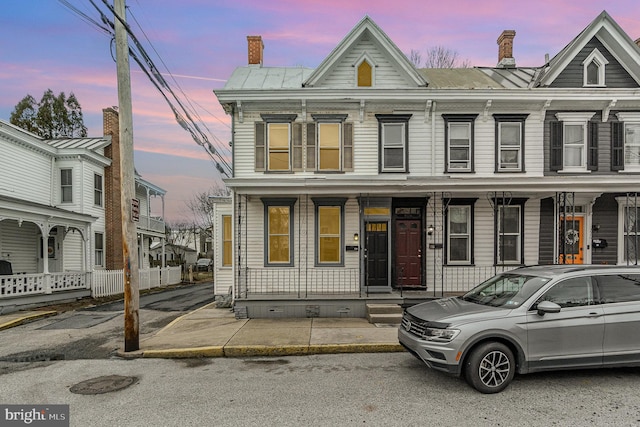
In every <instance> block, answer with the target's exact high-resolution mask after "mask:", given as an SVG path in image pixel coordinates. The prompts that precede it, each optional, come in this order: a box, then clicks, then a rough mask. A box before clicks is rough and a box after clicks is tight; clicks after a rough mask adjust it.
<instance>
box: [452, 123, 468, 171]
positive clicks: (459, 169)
mask: <svg viewBox="0 0 640 427" xmlns="http://www.w3.org/2000/svg"><path fill="white" fill-rule="evenodd" d="M461 124H463V125H466V126H467V128H468V129H469V138H468V140H467V141H468V142H469V143H468V145H467V148H468V157H467V167H466V168H454V167H452V166H451V165H452V161H451V149H452V148H453V147H452V145H451V125H461ZM447 127H448V129H447V138H448V141H447V150H448V151H449V152H448V153H447V154H448V156H447V162H448V164H447V172H449V173H456V172H471V163H472V162H471V158H472V157H473V152H472V151H473V147H472V145H473V143H472V139H473V135H472V132H473V131H472V128H471V121H468V122H467V121H450V122H448V123H447ZM455 147H461V146H460V145H456V146H455ZM455 163H456V162H454V164H455Z"/></svg>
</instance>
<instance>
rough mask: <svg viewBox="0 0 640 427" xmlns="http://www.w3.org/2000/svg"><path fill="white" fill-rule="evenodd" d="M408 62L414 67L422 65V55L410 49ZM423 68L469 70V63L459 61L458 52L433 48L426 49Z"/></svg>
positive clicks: (440, 47) (443, 48)
mask: <svg viewBox="0 0 640 427" xmlns="http://www.w3.org/2000/svg"><path fill="white" fill-rule="evenodd" d="M409 61H411V63H413V65H415V66H416V67H420V66H421V63H422V54H421V53H420V52H418V51H416V50H413V49H411V53H410V55H409ZM422 66H423V67H424V68H470V67H471V62H470V61H469V60H468V59H465V60H461V59H460V58H459V56H458V52H457V51H455V50H452V49H449V48H446V47H444V46H434V47H430V48H429V49H427V55H426V59H425V61H424V64H422Z"/></svg>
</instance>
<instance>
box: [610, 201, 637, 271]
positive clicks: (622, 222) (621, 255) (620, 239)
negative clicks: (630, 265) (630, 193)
mask: <svg viewBox="0 0 640 427" xmlns="http://www.w3.org/2000/svg"><path fill="white" fill-rule="evenodd" d="M616 202H618V264H620V265H625V264H626V263H627V260H626V259H625V251H624V226H625V219H624V218H625V217H624V211H625V209H626V208H627V207H628V206H631V205H628V204H627V198H626V197H624V196H621V197H616ZM639 211H640V209H639Z"/></svg>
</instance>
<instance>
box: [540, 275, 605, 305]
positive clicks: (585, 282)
mask: <svg viewBox="0 0 640 427" xmlns="http://www.w3.org/2000/svg"><path fill="white" fill-rule="evenodd" d="M542 301H551V302H554V303H556V304H558V305H559V306H560V307H580V306H584V305H591V304H594V303H595V302H594V298H593V286H592V283H591V278H590V277H575V278H572V279H567V280H563V281H562V282H559V283H557V284H556V285H554V286H553V287H552V288H551V289H549V290H548V291H547V292H545V293H544V295H542V297H540V299H538V301H537V302H536V305H537V304H538V303H540V302H542ZM534 307H535V306H534Z"/></svg>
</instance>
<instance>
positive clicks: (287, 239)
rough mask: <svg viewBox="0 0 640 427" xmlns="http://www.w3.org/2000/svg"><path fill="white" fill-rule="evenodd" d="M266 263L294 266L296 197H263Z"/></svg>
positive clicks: (269, 264)
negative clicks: (294, 210)
mask: <svg viewBox="0 0 640 427" xmlns="http://www.w3.org/2000/svg"><path fill="white" fill-rule="evenodd" d="M262 203H263V204H264V219H265V225H266V226H265V227H264V242H265V265H267V266H293V256H292V248H293V206H294V204H295V199H268V198H264V199H262Z"/></svg>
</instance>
